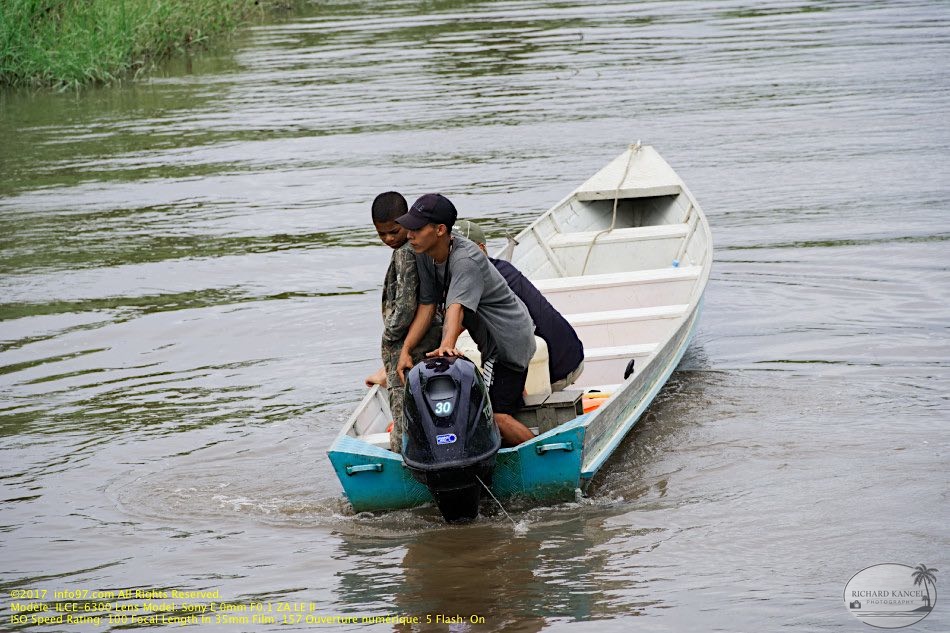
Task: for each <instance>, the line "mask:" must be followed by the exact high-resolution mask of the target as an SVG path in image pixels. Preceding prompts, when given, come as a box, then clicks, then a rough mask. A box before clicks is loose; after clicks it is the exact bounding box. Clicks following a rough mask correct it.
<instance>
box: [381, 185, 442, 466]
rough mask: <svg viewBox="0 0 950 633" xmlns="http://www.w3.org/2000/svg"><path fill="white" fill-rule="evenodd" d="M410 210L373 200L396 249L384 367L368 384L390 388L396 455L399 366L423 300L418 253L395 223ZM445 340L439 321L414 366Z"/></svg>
mask: <svg viewBox="0 0 950 633" xmlns="http://www.w3.org/2000/svg"><path fill="white" fill-rule="evenodd" d="M407 210H408V205H407V204H406V199H405V198H403V197H402V195H401V194H399V193H397V192H395V191H387V192H386V193H381V194H379V195H378V196H376V199H375V200H373V206H372V215H373V225H374V226H375V227H376V233H377V234H378V235H379V239H381V240H382V241H383V244H385V245H386V246H388V247H390V248H391V249H393V255H392V259H391V260H390V262H389V269H388V270H387V271H386V279H385V281H384V282H383V306H382V308H383V340H382V356H383V367H382V369H380V370H379V371H377V372H376V373H375V374H373V375H372V376H368V377H367V378H366V381H365V382H366V386H367V387H371V386H373V385H374V384H378V385H381V386H383V387H389V409H390V411H391V412H392V414H393V430H392V432H391V433H390V434H389V447H390V449H392V451H393V452H395V453H399V452H401V451H402V434H403V430H404V428H405V423H404V420H403V415H402V405H403V397H404V393H405V389H404V385H403V382H402V380H400V378H399V375H398V374H397V373H396V365H397V363H398V362H399V354H400V352H401V351H402V348H403V343H404V342H405V338H406V334H407V333H408V332H409V325H410V324H411V323H412V319H413V317H414V316H415V314H416V305H417V304H418V296H419V274H418V272H417V271H416V256H415V252H414V251H413V250H412V246H411V245H410V244H409V241H408V240H409V237H408V231H406V229H405V228H403V227H402V226H400V225H399V224H397V223H396V221H395V220H396V218H398V217H400V216H401V215H404V214H405V213H406V212H407ZM441 338H442V327H441V320H438V321H435V322H433V324H432V325H431V326H430V327H429V328H428V330H427V331H426V333H425V335H424V336H423V338H422V340H421V341H420V342H419V344H418V345H416V346H415V347H414V348H413V350H412V352H411V358H412V362H413V363H414V364H415V363H418V362H420V361H421V360H422V359H423V358H425V353H426V352H427V351H429V350H431V349H433V348H434V347H438V345H439V341H440V340H441Z"/></svg>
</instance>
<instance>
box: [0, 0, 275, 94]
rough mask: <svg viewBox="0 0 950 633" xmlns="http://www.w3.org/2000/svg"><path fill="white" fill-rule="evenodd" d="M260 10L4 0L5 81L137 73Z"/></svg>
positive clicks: (0, 34) (234, 5)
mask: <svg viewBox="0 0 950 633" xmlns="http://www.w3.org/2000/svg"><path fill="white" fill-rule="evenodd" d="M261 10H262V9H261V5H260V4H259V2H258V1H257V0H0V85H34V86H64V87H68V86H78V85H82V84H88V83H106V82H111V81H114V80H116V79H119V78H122V77H128V76H133V75H135V74H136V73H138V72H140V71H141V70H142V69H145V68H147V67H149V66H150V65H151V64H152V63H154V62H155V61H156V60H158V59H161V58H163V57H166V56H168V55H169V54H171V53H173V52H175V51H178V50H185V49H188V48H190V47H195V46H200V45H202V44H204V43H205V42H207V40H208V39H209V38H211V37H214V36H218V35H221V34H224V33H228V32H230V31H232V30H233V29H235V28H236V27H237V26H238V25H239V24H241V23H242V22H243V21H244V20H246V19H248V18H249V17H250V16H251V15H253V14H254V13H255V12H260V11H261Z"/></svg>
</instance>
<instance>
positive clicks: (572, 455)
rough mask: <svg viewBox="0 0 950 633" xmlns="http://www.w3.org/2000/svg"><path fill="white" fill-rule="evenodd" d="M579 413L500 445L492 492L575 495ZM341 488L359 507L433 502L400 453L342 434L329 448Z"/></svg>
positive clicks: (580, 438) (368, 508)
mask: <svg viewBox="0 0 950 633" xmlns="http://www.w3.org/2000/svg"><path fill="white" fill-rule="evenodd" d="M586 418H587V416H586V415H583V416H579V417H577V418H575V419H573V420H571V421H570V422H566V423H564V424H562V425H560V426H559V427H557V428H555V429H552V430H550V431H548V432H547V433H544V434H542V435H539V436H538V437H536V438H534V439H532V440H531V441H529V442H525V443H524V444H521V445H519V446H516V447H514V448H503V449H501V450H500V451H498V456H497V459H496V462H495V473H494V476H493V480H492V494H494V495H495V496H496V497H498V498H499V499H504V498H509V497H513V496H519V497H527V498H532V499H537V500H559V499H570V498H573V497H574V491H575V490H576V489H577V488H578V487H579V486H580V483H581V481H580V479H581V461H582V456H583V447H584V420H585V419H586ZM328 454H329V456H330V462H331V463H332V464H333V469H334V470H335V471H336V475H337V477H338V478H339V479H340V483H341V484H342V485H343V490H344V492H345V493H346V497H347V499H348V500H349V502H350V504H351V505H352V506H353V509H354V510H355V511H357V512H365V511H379V510H396V509H399V508H411V507H415V506H419V505H422V504H425V503H432V502H433V500H432V496H431V495H430V494H429V490H428V489H427V488H426V487H425V486H423V485H422V484H420V483H419V482H417V481H416V480H415V479H413V478H412V474H411V473H410V472H409V469H408V468H407V467H406V465H405V463H404V462H403V460H402V457H401V456H399V455H397V454H396V453H393V452H391V451H388V450H386V449H384V448H379V447H377V446H373V445H372V444H369V443H367V442H364V441H362V440H359V439H356V438H354V437H350V436H348V435H341V436H340V437H338V438H337V439H336V441H335V442H334V443H333V446H331V447H330V450H329V452H328Z"/></svg>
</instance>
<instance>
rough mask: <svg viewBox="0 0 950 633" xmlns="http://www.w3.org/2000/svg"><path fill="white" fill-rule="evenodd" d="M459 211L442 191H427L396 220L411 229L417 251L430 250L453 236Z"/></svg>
mask: <svg viewBox="0 0 950 633" xmlns="http://www.w3.org/2000/svg"><path fill="white" fill-rule="evenodd" d="M457 217H458V212H457V211H456V210H455V205H454V204H452V203H451V202H450V201H449V199H448V198H446V197H445V196H443V195H442V194H441V193H427V194H425V195H424V196H422V197H420V198H419V199H418V200H416V201H415V202H413V203H412V206H411V207H410V208H409V211H408V212H407V213H406V214H405V215H403V216H401V217H399V218H396V222H398V223H399V224H401V225H402V226H404V227H405V228H406V229H407V230H408V231H409V243H410V244H412V248H413V250H415V251H416V252H417V253H426V252H430V251H431V250H432V249H433V248H435V247H436V246H438V245H439V244H442V243H448V241H449V239H451V237H452V226H453V225H454V224H455V219H456V218H457Z"/></svg>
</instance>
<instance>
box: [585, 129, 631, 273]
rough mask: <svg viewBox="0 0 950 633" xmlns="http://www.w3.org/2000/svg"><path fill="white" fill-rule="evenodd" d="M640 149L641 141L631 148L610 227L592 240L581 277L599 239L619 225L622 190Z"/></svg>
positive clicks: (618, 189) (617, 189)
mask: <svg viewBox="0 0 950 633" xmlns="http://www.w3.org/2000/svg"><path fill="white" fill-rule="evenodd" d="M640 147H641V145H640V141H637V142H636V143H635V144H633V145H631V146H630V153H629V154H627V166H626V167H624V170H623V175H622V176H620V182H618V183H617V188H616V189H615V190H614V211H613V217H611V219H610V226H609V227H608V228H606V229H604V230H603V231H601V232H600V233H598V234H597V235H595V236H594V239H592V240H591V242H590V246H588V247H587V256H586V257H585V258H584V266H583V267H582V268H581V275H583V274H585V273H586V272H587V264H588V263H589V262H590V254H591V253H592V252H593V251H594V244H596V243H597V239H598V238H599V237H600V236H601V235H604V234H605V233H610V232H611V231H613V230H614V227H615V226H616V224H617V205H618V203H619V202H620V188H621V187H623V183H624V182H626V180H627V175H628V174H629V173H630V165H632V164H633V157H634V156H635V155H636V154H637V153H638V152H639V151H640Z"/></svg>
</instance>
